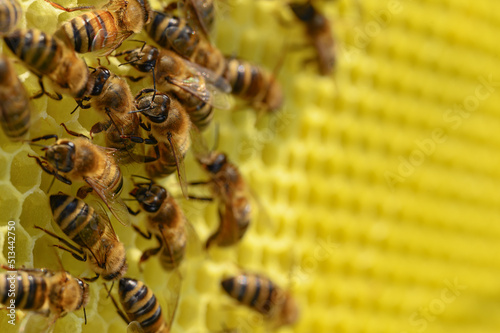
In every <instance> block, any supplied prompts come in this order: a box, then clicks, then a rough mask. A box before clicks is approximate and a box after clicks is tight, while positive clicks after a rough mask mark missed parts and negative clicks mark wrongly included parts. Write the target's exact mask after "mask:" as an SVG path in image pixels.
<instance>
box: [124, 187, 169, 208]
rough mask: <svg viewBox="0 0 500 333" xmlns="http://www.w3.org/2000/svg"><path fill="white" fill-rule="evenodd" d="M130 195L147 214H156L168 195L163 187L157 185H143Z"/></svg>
mask: <svg viewBox="0 0 500 333" xmlns="http://www.w3.org/2000/svg"><path fill="white" fill-rule="evenodd" d="M130 195H132V196H133V197H135V199H136V200H137V201H138V202H139V204H140V205H141V207H142V209H144V210H145V211H146V212H148V213H155V212H157V211H158V209H160V207H161V205H162V204H163V201H165V199H166V198H167V196H168V193H167V190H165V188H163V187H162V186H159V185H156V184H153V185H151V186H150V185H149V184H147V185H145V184H141V185H139V186H138V187H136V188H135V189H134V190H133V191H132V192H130Z"/></svg>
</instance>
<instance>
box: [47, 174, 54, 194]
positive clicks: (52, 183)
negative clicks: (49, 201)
mask: <svg viewBox="0 0 500 333" xmlns="http://www.w3.org/2000/svg"><path fill="white" fill-rule="evenodd" d="M55 181H56V176H55V175H54V178H52V181H51V182H50V185H49V188H48V190H47V193H49V192H50V189H51V188H52V185H54V182H55Z"/></svg>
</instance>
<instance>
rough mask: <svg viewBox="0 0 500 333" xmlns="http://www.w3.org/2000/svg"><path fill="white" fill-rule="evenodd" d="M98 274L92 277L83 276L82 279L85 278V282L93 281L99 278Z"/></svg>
mask: <svg viewBox="0 0 500 333" xmlns="http://www.w3.org/2000/svg"><path fill="white" fill-rule="evenodd" d="M99 276H100V275H99V274H97V273H96V275H95V276H94V277H93V278H83V279H82V280H85V281H86V282H94V281H95V280H97V279H98V278H99Z"/></svg>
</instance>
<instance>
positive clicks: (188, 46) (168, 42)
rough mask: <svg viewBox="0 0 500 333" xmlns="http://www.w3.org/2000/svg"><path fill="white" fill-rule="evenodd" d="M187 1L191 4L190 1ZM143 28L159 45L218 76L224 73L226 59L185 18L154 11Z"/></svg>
mask: <svg viewBox="0 0 500 333" xmlns="http://www.w3.org/2000/svg"><path fill="white" fill-rule="evenodd" d="M197 2H198V1H197ZM188 3H189V4H193V2H191V1H189V2H188ZM190 7H191V6H190V5H188V6H187V8H190ZM145 29H146V32H147V33H148V35H149V36H150V37H151V38H152V39H153V40H154V41H155V42H156V43H158V45H160V46H161V47H163V48H165V49H172V50H174V51H175V52H176V53H177V54H179V55H180V56H181V57H183V58H186V59H187V60H189V61H191V62H193V63H195V64H198V65H199V66H201V67H203V68H206V69H208V70H210V71H212V72H213V73H215V75H216V76H219V77H220V76H221V75H222V74H223V73H224V69H225V64H226V60H225V58H224V55H223V54H222V52H221V51H220V50H219V49H218V48H216V47H215V46H213V45H212V44H211V43H210V42H209V41H208V39H206V38H200V37H199V35H198V34H197V33H196V30H194V29H193V28H192V27H191V26H190V25H189V24H188V23H187V21H186V20H184V19H182V18H178V17H176V16H173V15H171V14H169V13H160V12H154V14H153V19H152V20H151V23H149V24H147V25H146V28H145Z"/></svg>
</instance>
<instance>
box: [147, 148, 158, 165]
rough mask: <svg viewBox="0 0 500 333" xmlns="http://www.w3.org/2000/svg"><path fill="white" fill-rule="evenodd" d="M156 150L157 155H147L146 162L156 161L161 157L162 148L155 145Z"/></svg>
mask: <svg viewBox="0 0 500 333" xmlns="http://www.w3.org/2000/svg"><path fill="white" fill-rule="evenodd" d="M154 151H155V155H156V156H145V158H144V163H150V162H154V161H156V160H158V159H159V158H160V149H159V148H158V145H155V146H154Z"/></svg>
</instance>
